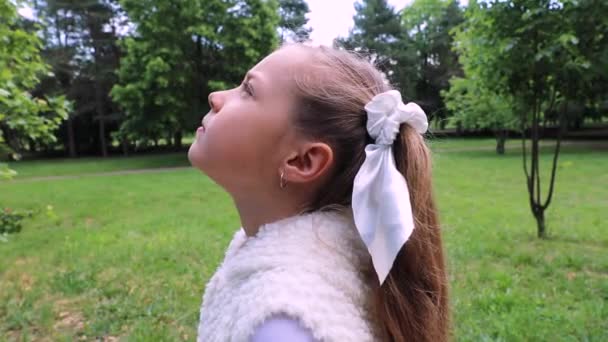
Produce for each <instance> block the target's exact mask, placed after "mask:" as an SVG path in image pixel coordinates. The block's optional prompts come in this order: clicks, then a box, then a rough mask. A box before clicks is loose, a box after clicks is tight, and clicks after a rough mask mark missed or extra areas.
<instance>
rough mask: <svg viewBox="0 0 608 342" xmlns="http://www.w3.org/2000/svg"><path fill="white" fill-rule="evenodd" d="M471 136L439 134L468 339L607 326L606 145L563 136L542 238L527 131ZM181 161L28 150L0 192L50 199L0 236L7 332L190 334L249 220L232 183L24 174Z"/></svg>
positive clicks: (0, 326)
mask: <svg viewBox="0 0 608 342" xmlns="http://www.w3.org/2000/svg"><path fill="white" fill-rule="evenodd" d="M471 141H473V140H466V141H460V140H456V141H453V143H451V142H450V141H446V140H443V141H441V147H439V146H437V145H433V148H434V149H435V150H436V151H437V152H436V153H435V155H434V159H435V192H436V194H437V199H438V203H439V209H440V215H441V219H442V222H443V229H444V241H445V244H446V250H447V258H448V266H449V273H450V285H451V301H452V311H453V318H454V322H453V326H454V334H455V337H456V340H458V341H484V340H492V341H522V340H523V341H537V340H540V341H578V340H583V341H606V340H608V234H607V232H606V223H605V222H608V211H607V210H606V209H607V208H608V187H607V186H606V185H607V184H608V156H607V155H606V153H605V152H602V151H601V150H595V151H594V150H591V149H589V150H584V149H581V148H580V147H577V148H574V149H571V148H566V149H565V152H564V153H563V155H562V156H561V157H560V161H559V170H558V175H557V184H556V193H555V195H554V198H553V202H552V204H551V206H550V208H549V210H548V211H547V213H546V216H547V225H548V228H549V238H548V239H545V240H538V239H537V238H536V230H535V229H536V226H535V221H534V220H533V217H532V215H531V213H530V209H529V206H528V202H527V194H526V191H525V186H524V176H523V171H522V167H521V158H520V156H519V155H518V153H517V149H516V146H518V145H514V146H513V148H512V149H508V152H507V154H506V155H505V156H497V155H495V154H494V153H493V151H492V149H493V141H492V140H491V139H485V140H477V141H476V142H471ZM463 144H466V145H467V146H470V147H471V148H477V147H479V146H481V147H487V148H488V150H477V151H468V152H466V151H460V150H461V149H462V148H463V146H462V145H463ZM450 150H451V151H450ZM149 158H152V159H149ZM155 158H158V159H155ZM184 160H185V156H184V155H183V154H182V155H164V156H154V157H143V158H139V157H138V158H129V159H111V160H104V161H99V160H93V159H91V160H79V161H41V162H29V164H26V163H23V164H22V165H21V164H15V167H16V168H17V169H18V171H19V172H20V177H23V178H24V180H23V181H13V182H2V183H0V206H7V207H12V208H29V209H34V210H40V213H39V214H38V215H37V216H36V217H35V218H33V219H31V220H29V221H26V225H25V227H24V230H23V231H22V232H21V233H19V234H16V235H12V236H10V237H9V240H8V242H5V243H2V242H0V256H2V258H0V341H2V340H3V338H5V339H8V340H37V339H42V338H43V337H44V338H47V339H50V340H73V339H76V338H78V337H84V336H86V339H89V340H94V339H96V338H102V339H103V337H109V336H115V337H120V338H122V339H125V340H135V341H139V340H192V339H193V338H194V336H195V335H196V326H197V321H198V309H199V306H200V302H201V297H202V293H203V290H204V285H205V283H206V282H207V280H208V279H209V277H210V276H211V275H212V274H213V272H214V270H215V268H216V267H217V265H218V263H219V262H220V261H221V259H222V257H223V252H224V250H225V248H226V246H227V243H228V242H229V240H230V238H231V236H232V234H233V231H234V230H235V229H236V228H237V227H238V225H239V221H238V216H237V215H236V211H235V210H234V208H233V207H232V203H231V201H230V199H229V197H228V196H227V195H226V194H224V193H223V192H222V191H221V190H220V189H219V188H218V187H217V186H216V185H214V184H213V183H212V182H210V181H209V180H208V179H207V178H205V177H204V176H203V175H201V174H200V173H199V172H197V171H195V170H191V169H178V170H174V171H170V172H164V173H147V174H128V175H112V176H90V177H81V178H74V179H55V180H38V181H28V180H27V179H25V178H27V177H34V176H42V175H70V174H72V175H73V174H82V173H86V172H99V171H101V170H103V171H110V170H120V169H138V168H142V167H158V166H159V165H161V166H172V165H184V164H187V161H186V162H184ZM549 161H550V155H549V154H546V155H543V160H542V162H543V164H542V169H543V170H545V171H547V173H548V165H549ZM146 165H148V166H146ZM24 175H26V176H27V177H25V176H24ZM543 179H545V180H546V179H547V177H546V176H545V175H543ZM544 184H546V183H544ZM545 191H546V185H545V186H544V187H543V192H545ZM48 205H51V206H52V210H51V211H48V212H47V209H46V208H47V206H48Z"/></svg>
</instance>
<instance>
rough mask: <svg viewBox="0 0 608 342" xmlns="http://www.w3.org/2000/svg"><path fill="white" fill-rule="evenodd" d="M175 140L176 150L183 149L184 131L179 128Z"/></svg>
mask: <svg viewBox="0 0 608 342" xmlns="http://www.w3.org/2000/svg"><path fill="white" fill-rule="evenodd" d="M173 140H174V147H175V150H176V151H179V150H181V149H182V131H181V130H177V131H176V132H175V135H173Z"/></svg>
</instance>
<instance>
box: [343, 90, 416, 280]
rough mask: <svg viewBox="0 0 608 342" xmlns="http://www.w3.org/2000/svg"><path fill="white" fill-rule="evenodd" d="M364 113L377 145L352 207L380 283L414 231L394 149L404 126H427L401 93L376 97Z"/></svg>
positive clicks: (360, 178)
mask: <svg viewBox="0 0 608 342" xmlns="http://www.w3.org/2000/svg"><path fill="white" fill-rule="evenodd" d="M365 111H366V112H367V131H368V132H369V135H370V136H371V137H372V138H374V139H375V144H369V145H367V146H366V147H365V161H364V162H363V164H362V165H361V168H360V169H359V172H357V175H356V176H355V181H354V187H353V197H352V207H353V216H354V219H355V225H356V226H357V230H358V231H359V234H360V235H361V238H362V240H363V242H364V243H365V245H366V246H367V249H368V251H369V253H370V255H371V257H372V263H373V264H374V269H375V270H376V273H377V274H378V279H379V280H380V284H382V283H383V282H384V280H385V279H386V277H387V276H388V273H389V272H390V270H391V268H392V266H393V263H394V261H395V258H396V257H397V254H398V253H399V250H400V249H401V247H402V246H403V245H404V244H405V242H406V241H407V240H408V239H409V237H410V235H411V234H412V231H413V230H414V219H413V215H412V207H411V204H410V194H409V190H408V187H407V183H406V181H405V178H404V177H403V175H402V174H401V173H400V172H399V171H398V170H397V168H396V166H395V158H394V156H393V152H392V144H393V141H394V140H395V137H396V136H397V134H398V133H399V126H400V125H401V124H402V123H407V124H409V125H411V126H412V127H413V128H414V129H415V130H416V131H417V132H418V133H420V134H422V133H424V132H426V130H427V128H428V122H427V118H426V114H425V113H424V111H423V110H422V109H421V108H420V107H419V106H418V105H417V104H415V103H412V102H410V103H408V104H407V105H406V104H403V102H402V100H401V94H400V93H399V92H398V91H397V90H389V91H387V92H384V93H381V94H378V95H376V96H374V98H373V99H372V100H371V101H370V102H369V103H368V104H367V105H365Z"/></svg>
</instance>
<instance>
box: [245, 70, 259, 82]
mask: <svg viewBox="0 0 608 342" xmlns="http://www.w3.org/2000/svg"><path fill="white" fill-rule="evenodd" d="M259 78H260V77H259V75H258V73H257V72H255V71H249V72H247V74H245V80H250V79H259Z"/></svg>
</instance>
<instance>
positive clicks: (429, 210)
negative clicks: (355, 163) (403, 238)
mask: <svg viewBox="0 0 608 342" xmlns="http://www.w3.org/2000/svg"><path fill="white" fill-rule="evenodd" d="M393 152H394V155H395V162H396V166H397V169H398V170H399V171H400V172H401V173H402V174H403V176H404V177H405V179H406V181H407V185H408V189H409V192H410V202H411V204H412V211H413V216H414V224H415V229H414V231H413V233H412V235H411V236H410V238H409V240H408V241H407V242H406V244H405V245H404V247H402V249H401V251H400V252H399V254H398V255H397V258H396V259H395V263H394V264H393V268H392V269H391V271H390V273H389V275H388V277H387V278H386V280H385V282H384V283H383V284H382V286H380V287H378V288H377V289H376V292H375V294H374V306H375V310H376V314H377V315H378V317H379V321H380V322H382V323H381V324H382V326H383V329H384V332H385V334H386V335H387V336H388V337H389V340H390V341H395V342H401V341H416V342H425V341H429V342H430V341H433V342H442V341H447V340H449V310H448V286H447V277H446V272H445V264H444V257H443V247H442V242H441V234H440V227H439V219H438V216H437V211H436V205H435V202H434V200H433V194H432V184H431V156H430V152H429V149H428V147H427V146H426V144H425V142H424V138H423V137H422V136H421V135H420V134H418V133H417V132H416V131H415V130H414V129H413V128H411V127H410V126H409V125H401V130H400V136H399V138H398V139H396V140H395V143H394V145H393Z"/></svg>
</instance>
